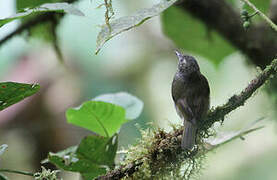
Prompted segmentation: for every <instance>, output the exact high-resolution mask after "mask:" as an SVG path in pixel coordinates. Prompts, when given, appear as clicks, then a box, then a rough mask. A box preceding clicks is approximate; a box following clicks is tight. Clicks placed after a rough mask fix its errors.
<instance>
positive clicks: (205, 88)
mask: <svg viewBox="0 0 277 180" xmlns="http://www.w3.org/2000/svg"><path fill="white" fill-rule="evenodd" d="M200 81H201V83H197V84H198V86H195V88H194V90H193V91H192V92H191V96H189V97H188V104H189V106H190V107H191V109H192V111H193V115H194V118H195V119H196V121H198V120H201V119H202V118H203V116H205V115H206V113H207V111H208V110H209V107H210V88H209V84H208V81H207V79H206V78H205V76H203V75H201V76H200Z"/></svg>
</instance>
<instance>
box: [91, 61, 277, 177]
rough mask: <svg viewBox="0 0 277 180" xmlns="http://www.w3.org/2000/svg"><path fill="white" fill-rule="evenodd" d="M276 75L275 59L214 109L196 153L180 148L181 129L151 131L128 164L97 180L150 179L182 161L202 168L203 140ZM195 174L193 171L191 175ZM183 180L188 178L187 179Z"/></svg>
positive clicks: (128, 160)
mask: <svg viewBox="0 0 277 180" xmlns="http://www.w3.org/2000/svg"><path fill="white" fill-rule="evenodd" d="M276 73H277V59H274V60H273V61H272V62H271V64H270V65H268V66H267V67H266V68H265V69H264V70H263V71H262V72H261V73H260V74H259V75H258V76H257V77H256V78H254V79H253V80H252V81H251V82H250V83H249V84H248V86H247V87H246V88H245V89H244V90H242V92H241V93H239V94H238V95H233V96H232V97H231V98H230V99H229V100H228V101H227V103H225V104H224V105H222V106H218V107H216V108H214V109H212V110H211V111H210V112H209V113H208V116H207V118H206V120H205V121H203V122H204V123H203V124H201V125H200V135H199V136H200V140H198V144H197V147H196V148H194V149H193V151H183V150H182V149H181V146H180V144H181V136H182V131H183V130H182V128H176V129H174V130H173V131H172V132H170V133H166V132H165V131H163V130H160V129H158V130H153V131H151V132H148V135H147V136H145V135H143V137H145V138H142V140H141V142H140V143H139V144H138V145H136V146H134V147H131V148H130V149H129V150H128V152H129V156H130V157H127V159H126V160H125V164H123V165H122V166H121V167H120V168H117V169H115V170H112V171H109V172H108V173H107V174H106V175H103V176H99V177H98V178H97V179H98V180H100V179H121V178H123V177H124V178H128V177H131V176H134V175H135V177H136V178H141V177H145V176H146V175H145V173H146V174H148V175H149V174H150V177H154V176H157V175H161V174H163V173H168V172H170V171H171V172H173V173H174V172H175V171H176V170H177V169H180V168H178V167H180V164H182V162H183V161H187V162H188V164H189V166H188V168H189V167H192V170H194V169H199V168H201V167H198V166H199V163H197V162H196V161H199V159H200V160H201V158H202V159H203V158H204V157H203V150H204V151H205V148H206V147H204V146H205V144H204V143H203V137H204V135H208V136H209V134H207V132H209V131H208V130H209V128H210V127H211V126H212V125H213V124H214V123H215V122H222V121H223V120H224V117H225V116H226V115H227V114H229V113H230V112H231V111H233V110H235V109H237V108H238V107H240V106H242V105H244V104H245V102H246V100H247V99H249V98H250V97H251V96H252V95H253V93H254V92H256V91H257V89H258V88H260V87H261V86H262V85H263V84H265V83H266V81H267V80H269V79H270V78H272V77H273V76H274V75H275V74H276ZM254 130H255V129H254ZM251 131H253V130H249V132H251ZM247 133H248V131H247ZM138 149H141V150H138ZM138 152H139V153H138ZM138 154H139V155H138ZM132 156H133V157H132ZM141 169H143V170H141ZM146 169H148V170H146ZM192 170H191V171H192ZM146 171H148V172H146ZM134 173H136V174H134ZM192 173H193V172H190V173H188V175H190V174H192ZM184 175H186V174H184ZM148 177H149V176H148ZM183 178H185V179H187V178H188V177H183Z"/></svg>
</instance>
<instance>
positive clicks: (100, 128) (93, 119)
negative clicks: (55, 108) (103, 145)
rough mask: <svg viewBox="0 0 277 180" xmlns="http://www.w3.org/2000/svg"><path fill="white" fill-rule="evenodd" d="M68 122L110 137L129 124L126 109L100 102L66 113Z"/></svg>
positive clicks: (87, 103)
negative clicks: (124, 124)
mask: <svg viewBox="0 0 277 180" xmlns="http://www.w3.org/2000/svg"><path fill="white" fill-rule="evenodd" d="M66 118H67V122H68V123H71V124H74V125H76V126H80V127H83V128H86V129H89V130H91V131H93V132H95V133H98V134H100V135H101V136H106V137H109V136H111V135H113V134H114V133H115V132H117V131H118V129H119V128H120V126H121V125H122V124H123V123H125V122H127V120H126V118H125V110H124V108H122V107H120V106H117V105H114V104H110V103H106V102H98V101H87V102H84V103H83V104H82V105H81V106H80V107H78V108H75V109H72V108H70V109H68V110H67V111H66Z"/></svg>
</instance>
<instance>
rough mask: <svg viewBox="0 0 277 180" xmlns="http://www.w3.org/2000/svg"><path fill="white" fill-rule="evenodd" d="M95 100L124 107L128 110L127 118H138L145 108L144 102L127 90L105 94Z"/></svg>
mask: <svg viewBox="0 0 277 180" xmlns="http://www.w3.org/2000/svg"><path fill="white" fill-rule="evenodd" d="M93 100H94V101H103V102H108V103H112V104H116V105H118V106H121V107H123V108H124V109H125V111H126V119H136V118H137V117H139V115H140V114H141V112H142V109H143V102H142V101H141V100H140V99H138V98H137V97H135V96H133V95H131V94H129V93H126V92H119V93H113V94H103V95H100V96H97V97H95V98H94V99H93Z"/></svg>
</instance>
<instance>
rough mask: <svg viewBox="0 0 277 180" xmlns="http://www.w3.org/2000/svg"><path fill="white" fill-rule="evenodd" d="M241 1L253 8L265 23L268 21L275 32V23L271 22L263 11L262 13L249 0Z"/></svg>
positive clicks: (276, 29) (276, 28)
mask: <svg viewBox="0 0 277 180" xmlns="http://www.w3.org/2000/svg"><path fill="white" fill-rule="evenodd" d="M241 1H242V2H245V3H246V4H247V5H248V6H250V7H251V8H252V9H254V10H255V11H256V12H257V13H258V14H259V15H260V16H261V17H262V18H263V19H264V20H265V22H266V23H268V24H269V25H270V26H271V27H272V29H274V30H275V31H276V32H277V25H276V24H275V23H274V22H272V21H271V20H270V19H269V18H268V17H267V16H266V15H265V14H264V13H262V12H261V11H260V10H259V9H258V8H256V6H255V5H254V4H252V3H251V2H250V1H249V0H241Z"/></svg>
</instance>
